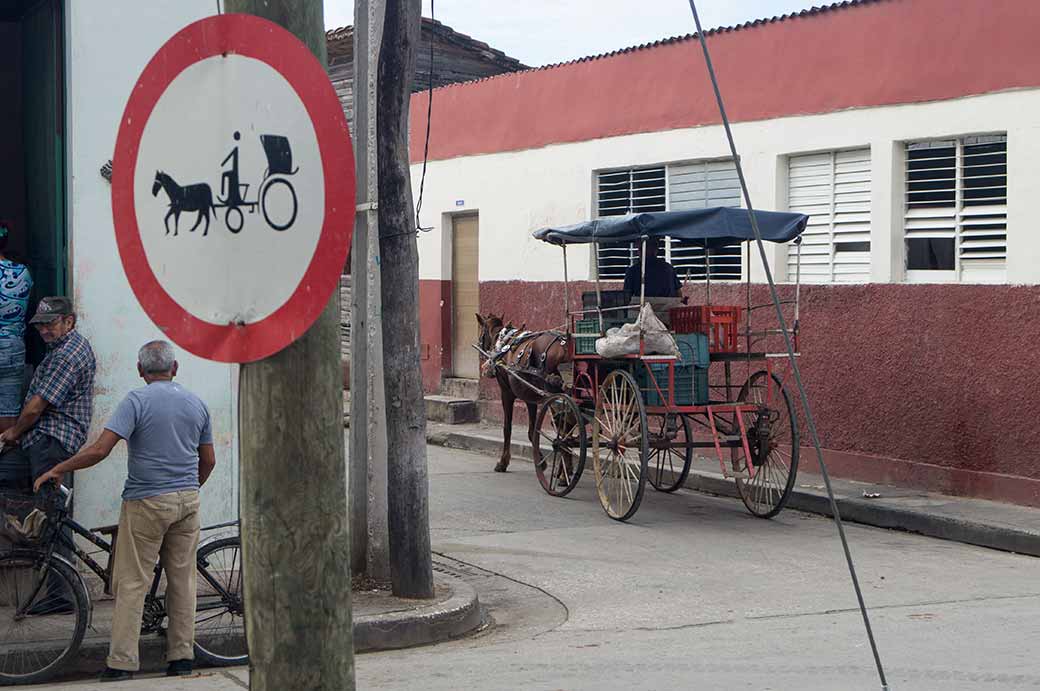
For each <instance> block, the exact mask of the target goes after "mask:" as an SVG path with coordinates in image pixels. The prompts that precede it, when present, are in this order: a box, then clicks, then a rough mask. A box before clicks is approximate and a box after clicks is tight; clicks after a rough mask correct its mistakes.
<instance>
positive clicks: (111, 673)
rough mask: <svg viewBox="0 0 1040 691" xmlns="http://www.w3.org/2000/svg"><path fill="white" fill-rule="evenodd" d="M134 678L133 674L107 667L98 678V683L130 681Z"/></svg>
mask: <svg viewBox="0 0 1040 691" xmlns="http://www.w3.org/2000/svg"><path fill="white" fill-rule="evenodd" d="M133 678H134V673H133V672H127V671H126V670H125V669H112V668H111V667H105V671H104V672H102V673H101V676H100V677H98V681H102V682H104V681H130V680H131V679H133Z"/></svg>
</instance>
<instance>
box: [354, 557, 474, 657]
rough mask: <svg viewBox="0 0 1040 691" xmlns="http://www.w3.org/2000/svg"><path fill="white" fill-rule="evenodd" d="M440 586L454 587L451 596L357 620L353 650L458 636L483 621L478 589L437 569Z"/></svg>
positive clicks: (390, 647)
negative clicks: (406, 609) (436, 601)
mask: <svg viewBox="0 0 1040 691" xmlns="http://www.w3.org/2000/svg"><path fill="white" fill-rule="evenodd" d="M433 578H434V581H436V585H437V586H438V587H448V588H451V590H452V595H451V597H450V598H448V599H447V600H445V601H444V602H439V603H437V604H434V605H430V606H428V607H421V608H419V609H414V610H408V611H406V612H390V613H388V614H372V615H368V616H363V617H358V618H356V619H355V620H354V652H358V653H364V652H370V651H377V650H397V649H399V648H412V647H415V646H418V645H429V644H431V643H439V642H441V641H446V640H450V639H452V638H459V637H461V636H465V635H466V634H468V633H471V632H473V631H475V630H476V629H477V628H478V627H479V626H480V625H481V624H482V623H483V615H482V614H481V611H480V600H479V599H478V598H477V591H476V590H475V589H474V588H473V586H471V585H470V584H468V583H466V582H465V581H463V580H461V579H459V578H456V577H454V576H449V575H447V574H445V573H441V572H434V574H433Z"/></svg>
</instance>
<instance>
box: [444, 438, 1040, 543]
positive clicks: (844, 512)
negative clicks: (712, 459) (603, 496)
mask: <svg viewBox="0 0 1040 691" xmlns="http://www.w3.org/2000/svg"><path fill="white" fill-rule="evenodd" d="M514 434H515V433H514ZM522 436H523V432H521V437H522ZM427 441H428V442H429V443H430V444H435V445H439V446H445V447H448V448H453V449H461V450H465V451H473V452H476V453H481V454H486V455H489V456H493V457H497V456H498V455H499V454H500V453H501V449H502V442H501V440H500V439H495V438H494V437H492V436H490V435H486V436H485V435H474V434H466V433H463V432H455V431H450V430H435V431H431V433H430V434H428V435H427ZM510 446H511V453H512V457H513V459H514V460H521V459H522V460H525V461H528V462H530V461H531V460H532V456H531V447H530V445H529V444H526V443H518V442H513V443H512V444H511V445H510ZM685 487H686V488H687V489H692V490H695V491H698V492H703V493H706V494H714V495H717V496H724V497H739V495H738V494H737V487H736V485H735V484H734V482H733V481H732V480H727V479H725V478H723V477H722V476H721V475H716V474H712V473H705V472H701V471H697V470H691V471H690V474H689V477H688V478H687V479H686V484H685ZM835 501H836V503H837V505H838V511H839V512H840V513H841V518H842V520H843V521H848V522H850V523H861V524H863V525H870V526H875V527H878V528H888V529H895V530H904V531H907V532H911V533H919V534H921V535H926V536H928V537H935V538H939V539H942V540H951V541H953V542H963V543H965V544H969V545H977V546H979V547H988V548H990V549H997V550H1001V551H1004V552H1016V553H1018V554H1025V555H1029V556H1034V557H1040V534H1038V533H1037V532H1034V531H1030V530H1022V529H1019V528H1015V527H1013V526H1008V525H996V524H992V523H982V522H979V521H972V520H966V519H959V518H953V517H950V516H942V515H937V514H934V513H929V512H927V511H922V510H915V509H911V508H906V507H899V506H892V505H889V504H886V503H885V502H884V501H882V500H873V499H858V498H848V497H836V498H835ZM787 506H788V507H790V508H792V509H796V510H798V511H805V512H807V513H815V514H820V515H823V516H832V512H831V506H830V501H829V500H828V498H827V494H826V493H825V492H823V491H813V490H806V489H802V488H799V487H795V489H794V490H793V491H792V492H791V497H790V499H789V500H788V503H787Z"/></svg>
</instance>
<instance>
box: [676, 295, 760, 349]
mask: <svg viewBox="0 0 1040 691" xmlns="http://www.w3.org/2000/svg"><path fill="white" fill-rule="evenodd" d="M743 312H744V309H743V308H742V307H737V306H733V305H711V306H706V305H691V306H689V307H676V308H674V309H672V310H670V311H669V313H668V315H669V320H670V321H671V323H672V332H673V333H677V334H688V333H703V334H707V335H708V348H709V349H710V350H713V351H715V352H723V353H731V352H734V351H736V350H738V349H739V345H740V317H741V315H742V314H743Z"/></svg>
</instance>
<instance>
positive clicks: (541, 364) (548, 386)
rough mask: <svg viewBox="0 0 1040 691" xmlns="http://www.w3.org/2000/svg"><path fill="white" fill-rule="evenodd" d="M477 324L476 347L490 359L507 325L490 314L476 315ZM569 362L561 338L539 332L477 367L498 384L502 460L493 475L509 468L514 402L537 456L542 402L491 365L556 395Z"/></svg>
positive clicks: (556, 334) (502, 318) (560, 335)
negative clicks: (523, 413) (523, 409)
mask: <svg viewBox="0 0 1040 691" xmlns="http://www.w3.org/2000/svg"><path fill="white" fill-rule="evenodd" d="M477 323H478V324H480V342H479V343H478V345H479V346H480V349H481V350H483V351H484V352H485V353H488V354H492V355H494V354H495V351H496V349H497V346H498V341H499V336H500V335H501V334H502V331H503V329H508V328H509V326H510V325H507V324H505V318H504V317H496V316H495V315H492V314H489V315H487V316H486V317H482V316H481V315H479V314H478V315H477ZM521 331H522V329H521ZM570 360H571V358H570V352H569V350H568V348H567V338H566V336H565V335H563V334H560V333H557V332H554V331H540V332H536V333H533V334H531V335H530V337H525V338H524V339H523V340H522V341H520V342H518V343H516V344H514V345H513V346H512V347H510V348H509V350H508V351H507V352H506V353H504V354H503V355H501V356H500V357H497V358H496V359H495V360H494V361H493V362H492V361H488V360H485V361H484V363H483V364H482V365H481V374H483V375H484V376H487V377H493V378H494V379H496V380H498V388H499V390H500V391H501V394H502V412H503V420H502V458H501V459H500V460H499V461H498V465H496V466H495V472H498V473H504V472H506V469H508V468H509V459H510V453H509V448H510V439H511V437H512V433H513V404H514V403H515V402H516V400H517V399H520V400H521V401H523V402H524V403H526V404H527V438H528V439H529V440H530V441H531V446H532V447H533V449H534V453H535V455H536V456H537V449H538V444H537V441H536V435H537V434H538V432H537V430H535V421H536V418H537V414H538V404H539V403H540V402H541V400H542V395H541V394H540V393H538V391H536V390H534V389H532V388H531V387H530V386H526V385H525V384H524V383H523V382H520V381H517V377H515V376H512V375H510V374H509V373H508V372H506V371H505V370H504V369H503V368H502V367H497V366H495V365H496V364H501V365H505V366H506V367H509V368H510V369H512V370H513V371H514V372H517V373H518V374H519V376H522V377H523V381H525V382H529V383H530V384H532V385H534V386H536V387H538V388H539V389H541V390H542V391H546V392H549V393H556V392H559V391H562V390H563V377H562V376H561V375H560V369H559V368H560V365H562V364H564V363H567V362H570ZM535 461H536V462H537V461H538V459H537V458H536V459H535Z"/></svg>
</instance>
